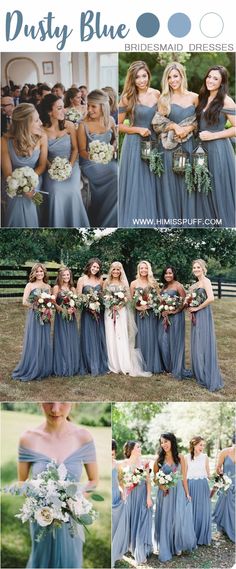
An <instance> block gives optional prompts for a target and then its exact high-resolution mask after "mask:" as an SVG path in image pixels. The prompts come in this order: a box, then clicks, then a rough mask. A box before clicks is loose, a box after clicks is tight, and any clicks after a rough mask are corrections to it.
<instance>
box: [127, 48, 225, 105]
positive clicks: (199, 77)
mask: <svg viewBox="0 0 236 569" xmlns="http://www.w3.org/2000/svg"><path fill="white" fill-rule="evenodd" d="M138 60H142V61H145V62H146V63H147V65H148V67H149V69H150V71H151V75H152V82H151V86H152V87H154V88H155V89H159V90H161V78H162V75H163V71H164V69H165V67H166V65H168V63H171V62H172V61H178V62H179V63H182V65H184V67H185V68H186V75H187V79H188V88H189V89H190V91H193V92H195V93H199V91H200V88H201V86H202V83H203V78H204V77H205V74H206V72H207V70H208V68H209V67H211V66H213V65H223V66H224V67H226V69H227V71H228V73H229V94H230V95H231V97H234V94H235V93H234V65H235V64H234V53H233V52H232V53H224V52H220V53H219V52H206V53H186V52H178V53H175V52H166V53H163V52H159V53H155V54H153V53H145V54H144V53H135V52H133V53H127V52H124V53H120V54H119V81H120V85H119V89H120V92H121V91H122V89H123V87H124V81H125V77H126V73H127V70H128V67H129V66H130V64H131V63H132V62H133V61H138Z"/></svg>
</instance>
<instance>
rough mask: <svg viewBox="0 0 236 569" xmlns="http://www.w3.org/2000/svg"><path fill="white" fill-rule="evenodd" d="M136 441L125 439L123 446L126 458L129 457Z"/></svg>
mask: <svg viewBox="0 0 236 569" xmlns="http://www.w3.org/2000/svg"><path fill="white" fill-rule="evenodd" d="M136 442H137V441H126V443H125V444H124V446H123V452H124V456H125V457H126V458H130V456H131V453H132V450H133V449H134V447H135V445H136Z"/></svg>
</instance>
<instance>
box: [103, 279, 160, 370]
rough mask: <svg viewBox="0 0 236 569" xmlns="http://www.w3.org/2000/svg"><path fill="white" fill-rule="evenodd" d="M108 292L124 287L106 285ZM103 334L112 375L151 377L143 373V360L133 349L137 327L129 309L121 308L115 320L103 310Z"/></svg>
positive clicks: (139, 353) (108, 312)
mask: <svg viewBox="0 0 236 569" xmlns="http://www.w3.org/2000/svg"><path fill="white" fill-rule="evenodd" d="M107 289H108V290H112V291H119V290H123V289H124V287H123V286H122V287H119V286H118V285H112V284H110V285H108V287H107ZM105 332H106V344H107V354H108V367H109V369H110V371H112V372H113V373H124V374H129V375H131V376H133V377H135V376H146V377H149V376H150V375H152V374H151V373H150V372H144V371H143V358H142V354H141V352H140V350H138V349H135V347H134V346H135V336H136V333H137V327H136V324H135V320H134V315H133V312H132V310H131V309H130V308H129V307H126V306H124V307H122V308H120V309H119V310H117V311H116V318H115V319H114V318H112V311H111V310H109V309H108V308H106V309H105Z"/></svg>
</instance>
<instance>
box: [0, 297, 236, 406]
mask: <svg viewBox="0 0 236 569" xmlns="http://www.w3.org/2000/svg"><path fill="white" fill-rule="evenodd" d="M0 309H1V316H0V335H1V344H2V349H1V354H2V357H1V384H0V390H1V393H0V399H1V400H2V401H26V400H28V401H30V400H31V401H45V400H46V401H53V400H57V399H58V393H60V399H61V400H62V401H63V400H64V401H68V400H69V401H94V400H97V401H153V400H156V401H196V400H198V401H234V399H235V370H236V350H235V339H236V330H235V320H236V302H235V301H232V300H228V299H222V300H216V301H215V302H214V304H213V313H214V322H215V330H216V338H217V347H218V358H219V365H220V368H221V371H222V374H223V377H224V380H225V387H224V389H222V390H221V391H219V392H214V393H210V392H209V391H208V390H207V389H203V388H201V387H199V386H198V385H197V383H196V381H195V380H183V381H176V380H175V379H174V378H173V377H172V376H170V375H168V374H160V375H153V376H152V377H150V378H144V377H137V378H133V377H132V378H131V377H128V376H124V375H115V374H110V375H106V376H103V377H101V376H99V377H91V376H87V377H79V376H74V377H68V378H60V377H49V378H46V379H44V380H42V381H30V382H27V383H24V382H19V381H14V380H12V379H11V372H12V370H13V369H14V367H15V365H16V364H17V362H18V361H19V358H20V354H21V350H22V344H23V336H24V326H25V317H26V310H25V309H24V308H23V307H22V305H21V302H20V301H19V300H17V301H16V300H6V299H2V300H1V301H0ZM189 346H190V321H189V318H188V317H187V316H186V365H187V367H188V366H190V353H189Z"/></svg>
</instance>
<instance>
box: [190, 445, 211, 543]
mask: <svg viewBox="0 0 236 569" xmlns="http://www.w3.org/2000/svg"><path fill="white" fill-rule="evenodd" d="M206 459H207V455H206V454H204V453H201V454H199V455H198V456H195V457H194V459H191V455H190V454H188V455H187V465H188V470H187V481H188V490H189V494H190V496H191V498H192V508H193V523H194V531H195V534H196V538H197V544H198V545H210V544H211V500H210V488H209V484H208V479H207V471H206Z"/></svg>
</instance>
